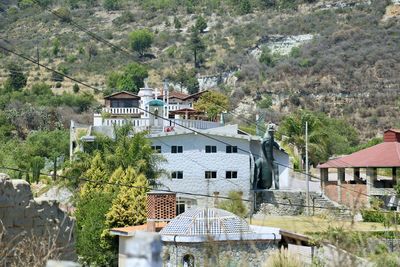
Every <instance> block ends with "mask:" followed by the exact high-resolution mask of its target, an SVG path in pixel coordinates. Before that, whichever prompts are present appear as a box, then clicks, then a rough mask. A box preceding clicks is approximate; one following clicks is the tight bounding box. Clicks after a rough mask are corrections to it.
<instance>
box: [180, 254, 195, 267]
mask: <svg viewBox="0 0 400 267" xmlns="http://www.w3.org/2000/svg"><path fill="white" fill-rule="evenodd" d="M182 263H183V267H194V257H193V255H190V254H186V255H185V256H183V258H182Z"/></svg>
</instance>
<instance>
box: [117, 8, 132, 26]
mask: <svg viewBox="0 0 400 267" xmlns="http://www.w3.org/2000/svg"><path fill="white" fill-rule="evenodd" d="M134 21H135V17H134V16H133V14H132V12H129V11H126V10H125V11H123V12H122V14H121V16H119V17H118V18H116V19H114V20H113V23H114V24H115V25H117V26H120V25H122V24H125V23H131V22H134Z"/></svg>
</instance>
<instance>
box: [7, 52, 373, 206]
mask: <svg viewBox="0 0 400 267" xmlns="http://www.w3.org/2000/svg"><path fill="white" fill-rule="evenodd" d="M0 48H2V49H3V50H5V51H7V52H10V53H12V54H14V55H16V56H19V57H21V58H23V59H25V60H28V61H30V62H31V63H33V64H38V65H39V66H41V67H43V68H45V69H47V70H49V71H53V72H56V73H57V74H59V75H61V76H64V77H66V78H68V79H70V80H72V81H75V82H76V83H79V84H81V85H84V86H86V87H88V88H91V89H93V90H94V91H96V92H99V91H101V90H100V89H98V88H96V87H93V86H91V85H88V84H86V83H84V82H82V81H80V80H77V79H75V78H72V77H70V76H68V75H66V74H64V73H61V72H58V71H56V70H53V69H52V68H49V67H47V66H45V65H43V64H41V63H38V62H37V61H35V60H33V59H30V58H28V57H26V56H23V55H21V54H18V53H16V52H14V51H12V50H10V49H7V48H5V47H2V46H0ZM137 108H138V109H139V110H142V111H144V112H146V113H148V114H150V115H153V116H155V117H157V118H161V119H162V120H166V121H169V122H170V124H175V125H178V126H180V127H182V128H184V129H187V130H190V131H192V132H194V133H197V134H199V135H202V136H204V137H206V138H209V139H212V140H214V141H217V142H220V143H223V144H225V145H228V146H232V145H231V144H230V143H227V142H225V141H222V140H220V139H218V138H215V137H212V136H210V135H208V134H205V133H203V132H199V131H196V130H194V129H192V128H190V127H187V126H184V125H183V124H180V123H177V122H175V121H173V120H171V119H168V118H164V117H162V116H160V115H158V114H155V113H152V112H150V111H148V110H145V109H143V108H141V107H137ZM238 150H240V151H243V152H245V153H247V154H249V155H255V156H258V157H261V156H260V155H259V154H253V153H252V152H251V151H248V150H245V149H242V148H240V147H238ZM274 163H275V164H277V165H280V166H283V167H286V168H289V169H292V170H294V171H295V172H298V173H302V174H306V173H305V172H301V171H298V170H295V169H294V168H293V167H290V166H287V165H285V164H282V163H279V162H277V161H274ZM307 175H309V176H310V177H314V178H316V179H318V180H321V178H318V177H316V176H314V175H310V174H307ZM338 186H340V185H338ZM341 187H343V186H341ZM343 188H345V187H343ZM345 189H346V190H349V191H353V192H357V191H354V190H351V189H349V188H345ZM357 193H360V192H357ZM364 195H366V194H364ZM367 196H368V195H367ZM248 201H249V200H248Z"/></svg>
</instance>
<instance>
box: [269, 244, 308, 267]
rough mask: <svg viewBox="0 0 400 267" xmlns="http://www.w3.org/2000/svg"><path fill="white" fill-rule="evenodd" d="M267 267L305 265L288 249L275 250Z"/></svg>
mask: <svg viewBox="0 0 400 267" xmlns="http://www.w3.org/2000/svg"><path fill="white" fill-rule="evenodd" d="M264 266H266V267H302V266H303V264H302V262H301V261H300V259H299V258H298V257H296V255H293V254H291V253H290V252H289V251H288V250H287V249H285V248H282V249H281V250H275V251H274V252H272V253H271V254H270V255H269V257H268V260H267V262H266V263H265V265H264Z"/></svg>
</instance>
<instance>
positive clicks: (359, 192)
mask: <svg viewBox="0 0 400 267" xmlns="http://www.w3.org/2000/svg"><path fill="white" fill-rule="evenodd" d="M324 194H325V195H326V196H327V197H328V198H329V199H331V200H333V201H335V202H338V203H339V202H340V201H339V199H338V186H337V184H336V181H329V182H326V184H325V188H324ZM366 194H367V186H366V185H365V184H348V183H342V186H341V197H342V200H341V202H340V204H344V205H346V206H348V207H350V208H359V207H362V206H365V205H367V203H368V198H367V196H366Z"/></svg>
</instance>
